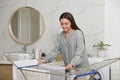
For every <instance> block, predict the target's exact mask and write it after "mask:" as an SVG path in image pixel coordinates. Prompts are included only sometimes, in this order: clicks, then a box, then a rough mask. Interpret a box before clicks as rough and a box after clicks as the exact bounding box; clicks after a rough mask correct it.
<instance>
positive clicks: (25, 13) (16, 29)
mask: <svg viewBox="0 0 120 80" xmlns="http://www.w3.org/2000/svg"><path fill="white" fill-rule="evenodd" d="M44 30H45V24H44V18H43V16H42V14H41V13H39V12H38V11H37V10H36V9H34V8H31V7H22V8H19V9H18V10H16V11H15V12H14V14H13V15H12V16H11V18H10V22H9V32H10V35H11V37H12V38H13V40H15V41H16V42H17V43H19V44H22V45H29V44H32V43H34V42H36V41H37V40H38V39H40V37H41V36H42V35H43V33H44Z"/></svg>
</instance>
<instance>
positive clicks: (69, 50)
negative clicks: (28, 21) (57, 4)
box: [39, 12, 89, 70]
mask: <svg viewBox="0 0 120 80" xmlns="http://www.w3.org/2000/svg"><path fill="white" fill-rule="evenodd" d="M59 21H60V24H61V28H62V29H63V31H62V32H61V33H60V34H59V36H58V39H57V44H56V46H55V48H54V49H53V50H52V51H51V53H49V54H48V55H47V56H46V58H45V59H44V60H40V61H39V63H40V64H43V63H47V62H51V61H53V60H54V59H55V58H56V57H57V55H58V54H60V53H61V54H62V57H63V61H64V64H65V69H66V70H72V69H73V68H83V67H86V66H88V65H89V63H88V58H87V52H86V46H85V38H84V34H83V32H82V30H81V29H79V27H78V26H77V25H76V22H75V20H74V17H73V15H72V14H71V13H69V12H64V13H62V14H61V16H60V18H59Z"/></svg>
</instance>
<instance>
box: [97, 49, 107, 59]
mask: <svg viewBox="0 0 120 80" xmlns="http://www.w3.org/2000/svg"><path fill="white" fill-rule="evenodd" d="M98 57H101V58H104V57H106V50H99V51H98Z"/></svg>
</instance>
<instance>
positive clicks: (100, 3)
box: [0, 0, 104, 58]
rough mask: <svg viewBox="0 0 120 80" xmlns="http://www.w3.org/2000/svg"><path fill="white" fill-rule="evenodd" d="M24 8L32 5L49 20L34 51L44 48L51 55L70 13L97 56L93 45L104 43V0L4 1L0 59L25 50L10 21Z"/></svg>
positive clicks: (1, 3) (0, 14)
mask: <svg viewBox="0 0 120 80" xmlns="http://www.w3.org/2000/svg"><path fill="white" fill-rule="evenodd" d="M23 6H30V7H33V8H36V9H37V10H38V11H40V12H41V13H42V14H43V16H44V19H45V26H46V30H45V33H44V35H43V36H42V38H41V39H40V40H39V41H38V42H36V43H35V44H32V45H29V46H28V50H31V49H32V48H38V49H40V48H41V49H42V50H43V51H44V52H45V53H49V52H50V50H51V49H52V48H53V47H54V44H55V36H56V34H58V33H59V32H60V31H61V27H60V24H59V16H60V15H61V13H63V12H64V11H69V12H71V13H72V14H73V16H74V17H75V20H76V22H77V24H78V26H79V27H80V28H81V29H82V30H83V32H84V34H85V37H86V43H87V48H88V53H90V54H96V52H95V50H93V47H92V45H93V44H94V43H96V42H99V41H100V40H104V0H52V1H51V0H11V1H9V0H0V58H2V56H3V55H4V52H11V51H12V52H16V51H22V49H21V47H22V46H23V45H19V44H17V43H16V42H14V41H13V40H12V39H11V37H10V35H9V32H8V22H9V18H10V16H11V15H12V14H13V12H14V11H15V10H16V9H18V8H20V7H23Z"/></svg>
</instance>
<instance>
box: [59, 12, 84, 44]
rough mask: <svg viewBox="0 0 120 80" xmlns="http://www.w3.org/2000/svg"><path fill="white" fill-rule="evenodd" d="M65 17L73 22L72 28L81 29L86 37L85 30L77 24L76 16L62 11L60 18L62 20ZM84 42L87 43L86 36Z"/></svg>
mask: <svg viewBox="0 0 120 80" xmlns="http://www.w3.org/2000/svg"><path fill="white" fill-rule="evenodd" d="M63 18H66V19H68V20H69V21H70V22H71V28H72V29H74V30H80V31H81V32H82V34H83V37H84V33H83V31H82V30H81V29H80V28H79V27H78V26H77V24H76V22H75V20H74V17H73V15H72V14H71V13H70V12H64V13H62V14H61V16H60V18H59V20H61V19H63ZM84 43H85V37H84Z"/></svg>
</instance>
